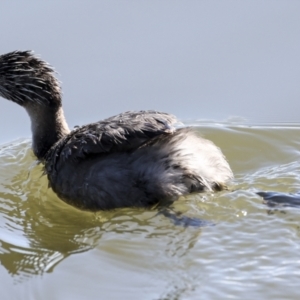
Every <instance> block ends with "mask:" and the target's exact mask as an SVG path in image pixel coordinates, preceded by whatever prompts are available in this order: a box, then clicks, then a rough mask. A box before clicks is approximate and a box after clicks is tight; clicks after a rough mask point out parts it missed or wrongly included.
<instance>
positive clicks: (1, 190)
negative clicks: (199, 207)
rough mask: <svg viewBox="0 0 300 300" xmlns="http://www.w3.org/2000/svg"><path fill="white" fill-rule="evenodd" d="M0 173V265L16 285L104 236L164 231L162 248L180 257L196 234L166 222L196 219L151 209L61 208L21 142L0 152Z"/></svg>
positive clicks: (144, 235)
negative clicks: (165, 241)
mask: <svg viewBox="0 0 300 300" xmlns="http://www.w3.org/2000/svg"><path fill="white" fill-rule="evenodd" d="M0 169H1V170H0V261H1V264H2V266H4V267H5V268H6V269H7V271H8V272H9V273H10V274H11V275H12V276H13V277H14V278H15V279H16V281H22V280H24V279H25V278H28V277H31V276H34V275H41V274H43V273H44V272H53V270H54V268H55V267H56V266H57V265H58V264H59V263H60V262H61V261H62V260H64V259H66V258H67V257H69V256H70V255H72V254H76V253H82V252H85V251H88V250H91V249H93V248H95V247H96V246H97V245H99V244H100V240H101V239H102V238H103V237H104V239H105V238H107V235H111V236H114V234H117V235H121V236H123V238H125V239H126V234H130V238H133V240H134V236H136V235H137V234H138V239H143V238H147V239H149V238H157V237H158V236H160V235H161V236H163V235H164V236H165V235H168V233H170V235H169V238H170V240H169V243H170V244H169V248H168V247H167V248H164V249H165V250H166V251H171V252H175V253H176V254H175V255H179V256H180V255H182V253H181V252H182V251H184V253H185V252H186V251H188V249H190V248H192V247H193V245H194V243H195V241H196V240H197V239H198V236H199V234H201V230H200V229H197V231H194V233H192V235H191V236H186V237H184V231H185V228H184V227H182V226H181V227H180V228H177V229H175V230H174V224H172V222H171V220H173V221H174V222H175V223H176V220H177V221H178V220H181V222H185V225H187V224H186V222H191V221H192V222H196V223H197V219H193V218H188V217H186V218H183V217H182V216H181V217H180V218H179V217H175V218H174V217H172V218H171V220H170V219H167V218H166V217H165V214H166V213H162V214H159V213H158V212H157V209H156V210H142V209H119V210H115V211H108V212H97V213H91V212H84V211H80V210H77V209H75V208H73V207H71V206H69V205H67V204H65V203H64V202H63V201H61V200H59V199H58V198H57V197H56V195H55V194H54V193H53V192H52V191H51V189H48V187H47V186H48V182H47V178H46V176H42V175H41V174H42V166H40V165H37V163H36V161H35V158H34V156H33V154H32V152H31V150H30V142H29V141H27V140H20V141H18V142H14V143H13V144H7V145H4V146H2V147H1V148H0ZM182 220H183V221H182ZM199 222H200V221H199ZM196 223H195V224H193V225H197V226H202V225H206V224H204V223H203V224H202V223H201V224H199V223H197V224H196ZM181 225H182V224H181ZM178 234H180V236H181V238H180V244H181V243H182V241H183V240H186V239H188V240H186V243H184V247H183V245H177V244H176V243H175V244H173V238H174V237H176V235H178ZM183 248H184V249H183ZM168 249H169V250H168ZM180 253H181V254H180ZM172 255H174V253H173V254H172Z"/></svg>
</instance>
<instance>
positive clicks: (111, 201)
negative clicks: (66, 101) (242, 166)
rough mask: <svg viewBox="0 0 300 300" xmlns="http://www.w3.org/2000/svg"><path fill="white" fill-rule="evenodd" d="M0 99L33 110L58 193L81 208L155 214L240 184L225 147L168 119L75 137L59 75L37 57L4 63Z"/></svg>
mask: <svg viewBox="0 0 300 300" xmlns="http://www.w3.org/2000/svg"><path fill="white" fill-rule="evenodd" d="M0 96H1V97H3V98H6V99H8V100H11V101H13V102H15V103H17V104H19V105H21V106H22V107H24V108H25V110H26V111H27V113H28V115H29V117H30V119H31V131H32V149H33V152H34V154H35V156H36V157H37V158H38V160H40V161H41V162H42V163H43V164H44V170H45V174H46V175H47V177H48V180H49V185H50V187H51V188H52V189H53V191H54V192H55V193H56V194H57V195H58V197H59V198H61V199H62V200H64V201H65V202H67V203H69V204H71V205H73V206H76V207H77V208H80V209H84V210H92V211H95V210H106V209H114V208H119V207H151V206H153V205H155V204H157V203H159V202H160V201H174V200H176V199H177V198H178V197H179V196H181V195H186V194H189V193H194V192H203V191H218V190H221V189H224V188H225V187H226V183H227V182H228V181H229V180H230V179H232V177H233V175H232V171H231V169H230V167H229V165H228V163H227V161H226V159H225V157H224V155H223V154H222V152H221V150H220V149H219V148H218V147H216V146H215V145H214V144H213V143H212V142H211V141H209V140H206V139H204V138H201V137H199V136H197V135H196V134H195V133H194V132H193V129H192V128H190V127H185V128H176V127H175V124H176V122H177V119H176V118H175V117H174V116H173V115H170V114H167V113H163V112H157V111H152V110H149V111H138V112H134V111H128V112H124V113H121V114H119V115H116V116H113V117H110V118H107V119H105V120H102V121H99V122H96V123H91V124H88V125H84V126H82V127H78V128H75V129H74V130H72V131H70V129H69V127H68V125H67V122H66V119H65V117H64V112H63V108H62V94H61V86H60V83H59V81H58V80H57V78H56V77H55V72H54V69H53V68H52V67H51V66H50V65H49V64H48V63H47V62H45V61H44V60H42V59H40V58H39V57H38V56H36V55H35V54H34V53H33V52H32V51H13V52H10V53H7V54H3V55H1V56H0Z"/></svg>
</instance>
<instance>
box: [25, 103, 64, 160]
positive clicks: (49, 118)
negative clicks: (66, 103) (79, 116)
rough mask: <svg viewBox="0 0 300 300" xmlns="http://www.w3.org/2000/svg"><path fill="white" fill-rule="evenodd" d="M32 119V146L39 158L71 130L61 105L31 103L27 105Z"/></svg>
mask: <svg viewBox="0 0 300 300" xmlns="http://www.w3.org/2000/svg"><path fill="white" fill-rule="evenodd" d="M25 108H26V110H27V113H28V114H29V117H30V119H31V131H32V148H33V152H34V154H35V155H36V157H37V158H38V159H43V158H44V157H45V155H46V153H47V151H48V150H49V149H50V148H51V147H52V146H53V145H54V144H55V143H56V142H57V141H58V140H60V139H61V138H62V137H63V136H65V135H66V134H68V133H69V132H70V129H69V127H68V124H67V122H66V119H65V116H64V112H63V109H62V107H61V106H59V107H55V108H53V107H49V106H47V105H31V106H28V107H25Z"/></svg>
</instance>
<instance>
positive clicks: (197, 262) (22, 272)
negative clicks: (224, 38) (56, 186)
mask: <svg viewBox="0 0 300 300" xmlns="http://www.w3.org/2000/svg"><path fill="white" fill-rule="evenodd" d="M193 125H194V126H195V128H196V130H197V132H199V134H201V135H202V136H204V137H206V138H208V139H210V140H212V141H213V142H214V143H215V144H216V145H218V146H219V147H220V148H221V149H222V151H223V152H224V154H225V155H226V157H227V159H228V161H229V163H230V165H231V167H232V169H233V172H234V174H235V180H234V182H233V183H232V184H231V185H230V187H229V190H228V191H223V192H220V193H215V194H210V193H208V194H198V195H192V196H189V197H186V198H182V199H179V201H177V202H176V203H174V205H173V208H174V210H175V211H178V212H182V213H183V214H184V215H186V216H189V217H192V218H200V219H202V220H206V221H209V222H208V224H211V225H209V226H205V227H193V226H190V227H183V226H179V225H175V224H174V223H173V222H172V221H171V220H170V219H169V218H167V217H165V216H163V215H161V214H158V213H157V210H155V209H153V210H143V209H119V210H115V211H110V212H98V213H96V214H95V213H88V212H83V211H80V210H77V209H75V208H73V207H71V206H68V205H67V204H65V203H64V202H62V201H61V200H60V199H58V198H57V197H56V196H55V195H54V194H53V192H52V191H51V189H49V188H48V183H47V179H46V177H45V176H43V175H42V170H43V169H42V165H38V164H37V161H36V159H35V157H34V155H33V153H32V151H31V149H30V146H31V142H30V140H29V139H21V140H17V141H13V142H11V143H8V144H4V145H1V146H0V261H1V266H0V280H1V283H2V290H1V299H139V300H140V299H149V300H150V299H151V300H158V299H161V300H162V299H166V300H167V299H168V300H169V299H170V300H171V299H174V300H175V299H178V300H179V299H180V300H181V299H254V298H256V299H299V296H300V290H299V282H300V226H299V225H300V208H297V207H281V206H280V207H275V208H270V207H268V206H267V205H266V204H265V203H264V201H263V199H262V198H261V197H259V196H258V195H257V194H256V192H257V191H278V192H285V193H297V192H299V191H300V152H299V150H300V124H269V125H264V124H263V125H259V126H250V125H249V124H242V125H241V124H235V123H222V124H216V123H209V122H206V123H199V122H198V123H197V122H195V123H193Z"/></svg>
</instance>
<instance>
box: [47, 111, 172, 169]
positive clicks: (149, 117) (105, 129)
mask: <svg viewBox="0 0 300 300" xmlns="http://www.w3.org/2000/svg"><path fill="white" fill-rule="evenodd" d="M176 122H177V120H176V118H175V117H174V116H173V115H170V114H166V113H161V112H156V111H139V112H131V111H129V112H125V113H122V114H119V115H116V116H113V117H110V118H108V119H105V120H103V121H99V122H96V123H92V124H88V125H85V126H82V127H80V128H77V129H75V130H73V131H72V132H71V133H70V134H68V135H67V136H66V137H64V138H63V139H61V140H60V141H59V142H58V143H56V144H55V145H54V146H53V147H52V148H51V150H50V151H49V153H48V155H47V156H46V160H47V161H48V162H49V160H50V161H52V163H51V164H52V165H53V164H54V165H55V164H56V163H55V161H56V160H57V159H58V158H59V159H60V158H62V159H63V161H66V160H68V159H75V160H78V159H79V160H80V159H83V158H85V157H87V156H89V155H93V154H101V153H112V152H121V151H131V150H134V149H137V148H138V147H140V146H141V145H143V144H144V143H146V142H149V141H150V140H151V139H153V138H154V137H157V136H159V135H166V134H171V133H172V132H174V127H173V125H174V124H175V123H176ZM53 160H54V161H53Z"/></svg>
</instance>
